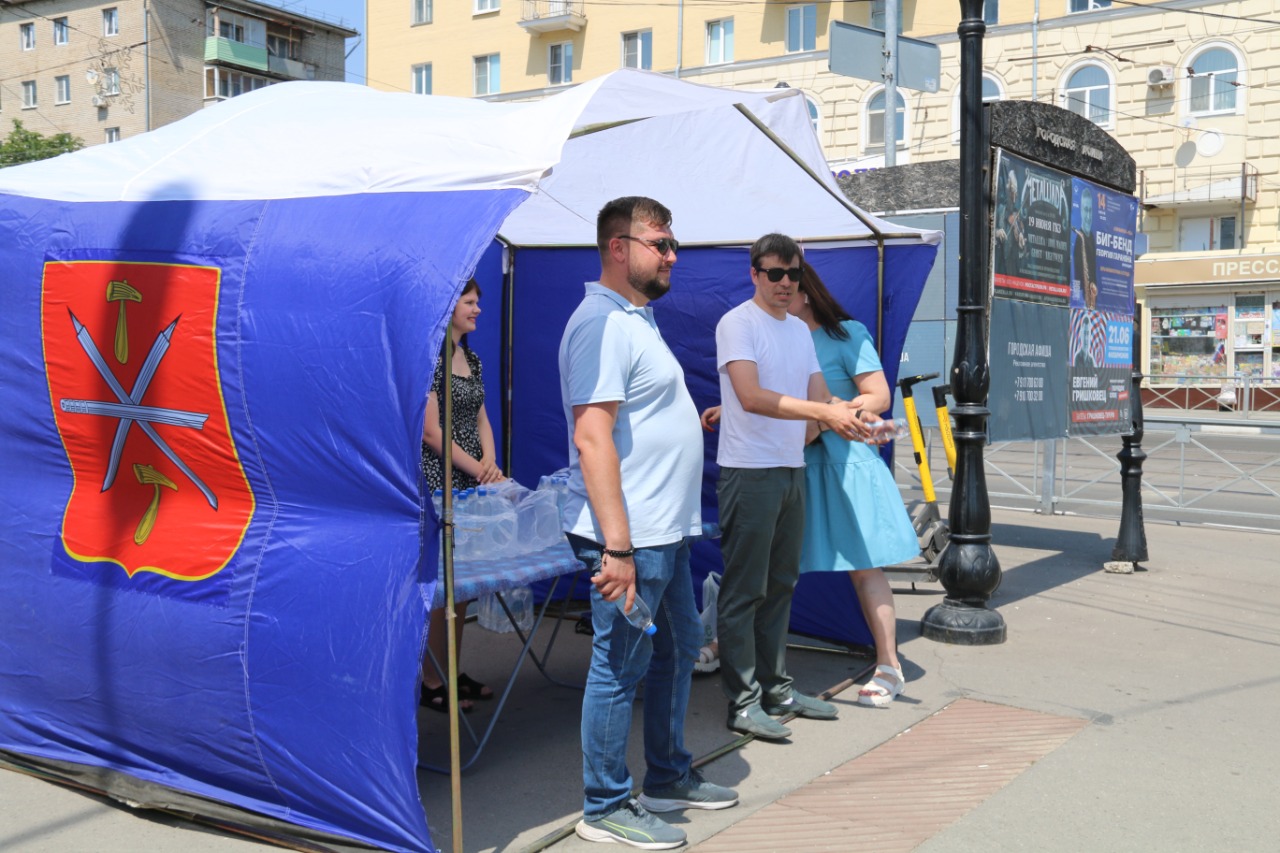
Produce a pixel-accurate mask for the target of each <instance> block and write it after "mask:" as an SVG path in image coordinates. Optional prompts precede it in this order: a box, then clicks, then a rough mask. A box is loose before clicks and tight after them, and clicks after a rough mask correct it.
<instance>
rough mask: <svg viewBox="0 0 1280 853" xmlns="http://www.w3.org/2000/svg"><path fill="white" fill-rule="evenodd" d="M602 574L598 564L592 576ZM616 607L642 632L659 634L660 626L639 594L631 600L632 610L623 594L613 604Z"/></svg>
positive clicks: (651, 634)
mask: <svg viewBox="0 0 1280 853" xmlns="http://www.w3.org/2000/svg"><path fill="white" fill-rule="evenodd" d="M598 574H600V564H599V563H596V567H595V570H594V571H592V572H591V576H592V577H595V576H596V575H598ZM611 603H612V604H613V606H614V607H617V608H618V612H619V613H621V614H622V615H623V618H625V619H626V620H627V621H628V622H630V623H631V624H632V625H634V626H635V627H636V628H637V629H639V630H640V631H643V632H644V633H646V634H648V635H650V636H653V635H654V634H656V633H657V632H658V626H657V625H655V624H653V614H652V613H651V612H650V611H649V605H647V604H645V603H644V599H643V598H641V597H640V593H639V592H637V593H636V595H635V598H633V599H631V609H630V610H627V609H626V606H627V596H626V594H625V593H624V594H622V595H620V596H618V597H617V598H615V599H614V600H613V601H612V602H611Z"/></svg>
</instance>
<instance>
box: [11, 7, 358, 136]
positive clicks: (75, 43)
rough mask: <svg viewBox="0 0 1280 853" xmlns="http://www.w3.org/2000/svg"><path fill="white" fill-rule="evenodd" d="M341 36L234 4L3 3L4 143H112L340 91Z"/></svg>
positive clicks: (326, 26) (275, 12)
mask: <svg viewBox="0 0 1280 853" xmlns="http://www.w3.org/2000/svg"><path fill="white" fill-rule="evenodd" d="M357 34H358V33H357V32H356V31H355V30H354V29H350V28H348V27H346V26H344V25H339V24H336V23H329V22H326V21H321V20H318V19H315V18H312V17H307V16H302V15H297V14H293V13H291V12H287V11H283V10H281V9H278V8H276V7H274V6H269V5H266V4H262V3H255V2H251V0H235V2H219V3H214V2H209V1H208V0H112V1H111V2H105V3H95V2H86V0H7V2H5V3H4V4H3V5H0V133H7V132H8V131H9V130H10V129H12V127H13V124H12V122H13V120H14V119H16V120H18V121H21V122H22V124H23V126H24V127H26V128H28V129H29V130H34V131H37V132H39V133H43V134H50V133H62V132H66V133H71V134H73V135H75V136H78V137H80V138H81V139H83V140H84V141H85V144H87V145H96V144H100V143H104V142H116V141H119V140H120V139H124V138H126V137H129V136H134V135H136V134H139V133H143V132H144V131H147V130H151V129H153V128H157V127H161V126H163V125H166V124H169V123H170V122H174V121H177V120H178V119H180V118H183V117H184V116H187V115H190V114H191V113H193V112H195V111H196V110H199V109H202V108H203V107H205V106H208V105H210V104H214V103H217V102H218V101H221V100H225V99H226V98H229V97H234V96H236V95H239V94H243V93H244V92H250V91H253V90H254V89H256V88H259V87H261V86H267V85H270V84H272V83H277V82H281V81H285V80H342V79H343V78H344V76H345V72H344V68H343V66H344V60H345V54H346V51H345V43H346V40H347V39H348V38H351V37H354V36H356V35H357Z"/></svg>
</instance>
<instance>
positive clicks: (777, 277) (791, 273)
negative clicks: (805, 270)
mask: <svg viewBox="0 0 1280 853" xmlns="http://www.w3.org/2000/svg"><path fill="white" fill-rule="evenodd" d="M756 272H759V273H764V274H765V275H766V276H768V278H769V281H771V282H773V283H774V284H777V283H778V282H780V281H782V277H783V276H784V275H785V276H786V277H787V278H789V279H791V280H792V281H799V280H800V267H792V268H791V269H783V268H782V267H774V268H773V269H771V270H767V269H765V268H764V267H756Z"/></svg>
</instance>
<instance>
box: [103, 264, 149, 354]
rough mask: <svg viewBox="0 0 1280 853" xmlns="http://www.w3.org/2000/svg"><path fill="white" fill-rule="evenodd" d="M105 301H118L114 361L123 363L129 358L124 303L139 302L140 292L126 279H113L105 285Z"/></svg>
mask: <svg viewBox="0 0 1280 853" xmlns="http://www.w3.org/2000/svg"><path fill="white" fill-rule="evenodd" d="M107 301H108V302H119V303H120V310H119V311H118V312H117V313H116V361H118V362H120V363H121V364H124V363H125V362H127V361H128V360H129V324H128V322H127V321H126V319H125V313H124V304H125V303H126V302H141V301H142V294H141V293H139V292H138V291H137V290H136V289H135V288H133V287H130V286H129V282H127V281H113V282H111V283H110V284H108V285H107Z"/></svg>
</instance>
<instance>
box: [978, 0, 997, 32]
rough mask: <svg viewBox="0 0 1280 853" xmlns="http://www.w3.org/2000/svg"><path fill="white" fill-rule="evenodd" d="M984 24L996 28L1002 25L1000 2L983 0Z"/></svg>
mask: <svg viewBox="0 0 1280 853" xmlns="http://www.w3.org/2000/svg"><path fill="white" fill-rule="evenodd" d="M982 23H984V24H986V25H987V26H988V27H994V26H995V25H996V24H998V23H1000V0H983V2H982Z"/></svg>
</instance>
